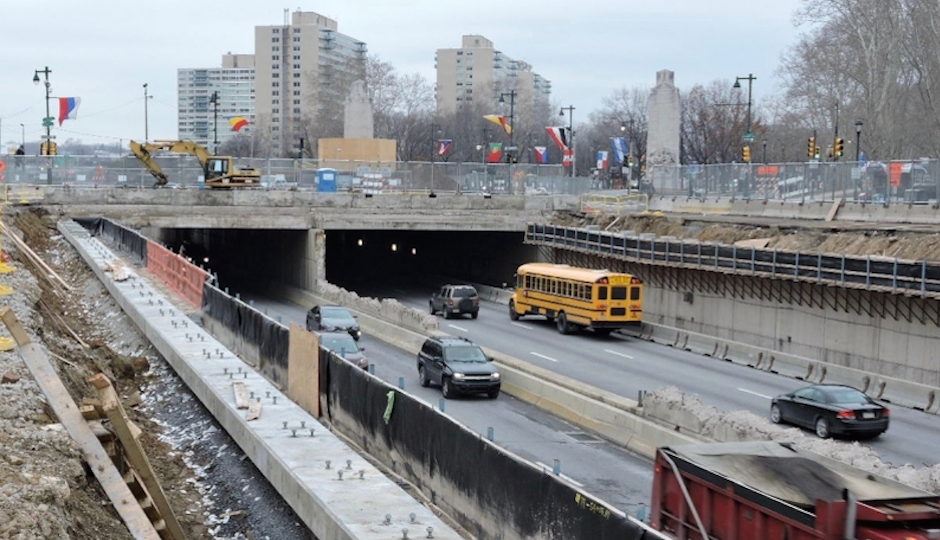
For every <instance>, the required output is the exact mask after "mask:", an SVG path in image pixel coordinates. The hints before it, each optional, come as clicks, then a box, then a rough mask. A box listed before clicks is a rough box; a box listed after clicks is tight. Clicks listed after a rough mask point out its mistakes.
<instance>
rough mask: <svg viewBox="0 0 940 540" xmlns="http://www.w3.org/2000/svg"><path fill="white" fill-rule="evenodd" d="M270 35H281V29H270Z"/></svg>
mask: <svg viewBox="0 0 940 540" xmlns="http://www.w3.org/2000/svg"><path fill="white" fill-rule="evenodd" d="M271 33H272V34H280V33H281V29H280V28H272V29H271Z"/></svg>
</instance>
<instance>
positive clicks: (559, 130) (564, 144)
mask: <svg viewBox="0 0 940 540" xmlns="http://www.w3.org/2000/svg"><path fill="white" fill-rule="evenodd" d="M545 131H547V132H548V136H549V137H551V139H552V140H553V141H555V144H556V145H557V146H558V149H559V150H562V151H565V150H567V149H568V130H567V129H566V128H563V127H546V128H545Z"/></svg>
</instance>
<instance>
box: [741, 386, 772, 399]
mask: <svg viewBox="0 0 940 540" xmlns="http://www.w3.org/2000/svg"><path fill="white" fill-rule="evenodd" d="M738 390H739V391H741V392H744V393H745V394H751V395H752V396H757V397H762V398H764V399H770V396H765V395H764V394H758V393H757V392H753V391H751V390H748V389H747V388H738Z"/></svg>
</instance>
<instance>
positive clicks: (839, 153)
mask: <svg viewBox="0 0 940 540" xmlns="http://www.w3.org/2000/svg"><path fill="white" fill-rule="evenodd" d="M843 143H844V141H843V140H842V137H836V157H842V155H843V154H844V152H843V146H844V144H843Z"/></svg>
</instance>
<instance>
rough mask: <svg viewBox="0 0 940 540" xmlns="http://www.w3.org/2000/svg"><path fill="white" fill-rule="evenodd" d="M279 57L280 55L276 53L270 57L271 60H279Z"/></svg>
mask: <svg viewBox="0 0 940 540" xmlns="http://www.w3.org/2000/svg"><path fill="white" fill-rule="evenodd" d="M280 59H281V57H280V56H278V55H276V54H275V55H274V56H272V57H271V60H274V61H275V62H277V61H278V60H280Z"/></svg>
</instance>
